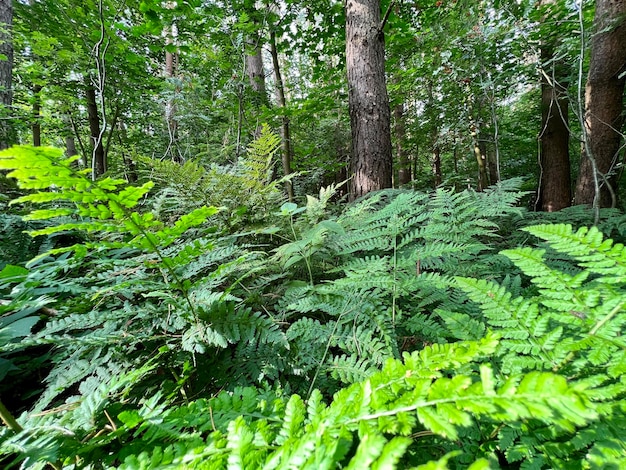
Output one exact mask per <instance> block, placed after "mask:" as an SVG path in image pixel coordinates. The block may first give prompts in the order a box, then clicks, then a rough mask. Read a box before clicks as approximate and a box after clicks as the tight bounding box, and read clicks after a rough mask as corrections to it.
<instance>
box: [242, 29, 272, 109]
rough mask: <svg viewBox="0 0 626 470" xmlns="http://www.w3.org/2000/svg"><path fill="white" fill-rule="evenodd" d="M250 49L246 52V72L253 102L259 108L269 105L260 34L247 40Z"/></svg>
mask: <svg viewBox="0 0 626 470" xmlns="http://www.w3.org/2000/svg"><path fill="white" fill-rule="evenodd" d="M247 46H248V51H247V53H246V73H247V74H248V79H249V80H250V88H252V94H253V98H252V102H253V104H254V106H255V107H256V108H257V109H259V108H261V107H262V106H267V105H268V104H269V100H268V98H267V90H266V87H265V69H264V68H263V54H262V52H261V40H260V38H259V37H258V36H256V35H255V36H253V37H251V38H249V39H248V41H247Z"/></svg>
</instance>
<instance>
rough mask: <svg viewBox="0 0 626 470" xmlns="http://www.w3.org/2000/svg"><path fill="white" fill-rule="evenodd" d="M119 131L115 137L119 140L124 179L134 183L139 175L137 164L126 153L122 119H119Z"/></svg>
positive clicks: (126, 138) (125, 134)
mask: <svg viewBox="0 0 626 470" xmlns="http://www.w3.org/2000/svg"><path fill="white" fill-rule="evenodd" d="M119 128H120V131H119V132H118V133H117V138H118V139H119V142H120V149H121V152H122V160H123V162H124V174H125V175H126V179H127V180H128V182H129V183H136V182H137V180H139V176H138V175H137V165H136V164H135V162H134V161H133V160H132V158H130V157H129V156H128V155H127V154H126V142H127V141H128V134H127V132H126V125H125V124H124V121H120V124H119Z"/></svg>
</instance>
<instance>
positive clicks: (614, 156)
mask: <svg viewBox="0 0 626 470" xmlns="http://www.w3.org/2000/svg"><path fill="white" fill-rule="evenodd" d="M593 28H594V36H593V37H592V39H591V57H590V63H589V77H588V78H587V86H586V88H585V131H586V139H587V145H586V146H585V147H586V148H585V154H584V155H583V158H582V161H581V164H580V173H579V176H578V181H577V183H576V192H575V197H574V200H575V202H576V204H594V199H595V198H596V197H597V198H598V199H597V201H595V202H596V203H597V204H598V205H599V206H600V207H610V206H614V205H615V204H616V202H617V200H616V197H617V193H616V189H617V188H616V186H617V177H616V174H615V164H616V163H618V158H619V155H618V154H619V149H620V145H621V143H622V137H621V134H620V131H621V129H622V126H623V124H624V109H623V95H624V83H625V82H626V77H625V76H624V71H625V70H626V1H624V0H596V13H595V17H594V26H593ZM620 75H621V78H620ZM592 159H593V161H595V164H596V170H597V173H596V174H597V178H598V183H599V185H600V194H599V195H596V190H595V182H594V169H593V162H592Z"/></svg>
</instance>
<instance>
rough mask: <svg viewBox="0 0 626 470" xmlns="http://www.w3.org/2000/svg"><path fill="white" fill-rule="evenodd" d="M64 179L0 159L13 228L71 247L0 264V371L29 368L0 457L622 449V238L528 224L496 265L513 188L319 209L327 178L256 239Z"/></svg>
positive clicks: (126, 463) (398, 460)
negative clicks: (40, 372)
mask: <svg viewBox="0 0 626 470" xmlns="http://www.w3.org/2000/svg"><path fill="white" fill-rule="evenodd" d="M260 141H261V143H259V144H258V146H253V149H252V150H251V153H250V155H251V158H252V159H253V160H254V161H255V162H257V163H255V164H250V166H249V168H248V170H246V171H249V173H247V174H248V176H249V179H250V180H252V179H255V180H257V181H261V180H262V178H264V177H266V176H267V173H264V172H266V171H268V169H269V166H268V165H269V163H268V162H269V161H270V160H271V152H270V153H267V150H268V148H274V144H275V139H272V138H270V137H269V136H265V137H263V136H262V137H261V139H260ZM272 142H274V144H272ZM255 148H256V149H257V150H254V149H255ZM18 157H19V158H18ZM261 160H263V162H264V163H262V162H261ZM72 165H73V163H72V160H71V159H69V160H68V159H64V158H62V157H61V155H60V153H59V152H58V151H55V150H54V149H48V148H34V147H23V148H16V149H12V150H8V151H4V152H3V153H0V167H2V168H5V169H7V170H9V171H10V175H11V176H13V177H17V179H18V183H19V184H20V185H22V186H23V187H24V188H25V189H30V191H31V192H29V193H27V194H26V195H24V196H22V197H20V198H19V199H18V201H17V202H18V203H23V204H32V205H36V206H37V207H38V208H37V209H35V210H33V211H31V212H30V214H29V215H28V216H26V217H27V218H28V219H30V220H33V221H37V220H43V221H44V222H43V223H44V225H42V226H41V227H38V228H36V229H34V230H32V233H33V234H34V235H36V236H52V235H55V236H56V235H62V234H78V235H79V236H75V237H74V238H73V239H72V241H73V242H72V243H71V244H70V246H50V249H48V251H46V252H43V251H42V253H41V254H40V255H39V256H37V257H36V258H35V259H33V260H32V261H30V262H29V263H28V264H27V268H23V267H16V266H8V267H6V268H5V269H4V270H3V271H2V272H1V273H0V289H2V293H3V296H5V297H6V298H7V299H8V302H6V303H3V304H2V305H0V308H2V309H3V310H2V316H1V317H0V340H1V341H2V342H1V343H0V355H1V356H0V367H1V368H0V372H1V373H5V374H6V377H5V378H13V377H15V376H17V372H19V373H20V374H22V373H25V372H27V371H29V370H33V369H34V368H35V367H39V366H40V365H41V364H43V365H45V366H46V367H47V368H48V370H47V371H46V374H45V379H44V380H43V381H42V384H41V385H40V387H41V390H34V391H33V392H34V394H35V396H34V397H33V398H32V401H34V404H33V405H32V406H30V403H29V404H28V405H26V404H24V405H23V407H22V408H23V409H26V408H28V411H24V412H23V413H21V415H19V416H18V423H19V425H20V426H21V427H22V428H23V430H22V431H19V430H16V429H15V428H14V429H13V430H9V429H3V430H2V431H1V432H0V458H2V459H3V460H0V463H2V464H6V465H15V466H18V465H19V466H21V467H22V468H41V467H42V466H44V465H45V463H46V462H47V463H48V464H50V465H52V466H54V467H56V468H61V467H63V468H65V467H67V468H88V469H89V468H92V469H96V468H110V469H113V468H121V469H157V468H172V469H174V468H199V469H205V468H207V469H208V468H216V469H217V468H242V469H254V468H298V469H300V468H311V469H321V468H354V469H360V468H389V469H391V468H473V469H481V468H497V466H498V465H499V463H503V462H505V461H506V462H508V464H510V465H514V466H519V468H595V467H600V468H602V467H606V468H613V467H615V468H619V465H620V462H621V461H622V460H623V459H624V458H625V457H626V449H624V447H623V443H622V440H621V434H620V433H621V430H622V429H624V426H625V425H626V416H625V413H624V410H625V409H626V408H625V407H624V403H623V400H624V397H625V396H626V389H625V388H624V383H623V380H622V376H623V375H624V364H626V356H624V351H626V344H624V341H622V334H621V332H622V330H623V325H624V322H625V321H626V319H625V318H624V315H623V306H624V305H625V304H626V295H625V293H624V288H623V286H624V284H625V282H624V281H625V280H626V266H625V263H624V261H623V260H624V259H626V253H625V249H624V246H623V245H621V244H619V243H613V242H612V241H611V240H606V239H604V237H603V236H602V234H601V233H600V232H599V230H598V229H595V228H592V229H580V230H578V231H575V230H574V229H572V227H571V226H565V225H539V226H534V227H528V228H526V229H524V230H525V232H524V233H526V234H532V235H534V236H537V237H539V238H541V239H542V240H543V244H542V245H540V247H539V248H532V247H530V246H528V243H526V246H522V247H518V248H513V249H508V250H505V251H503V252H502V253H501V254H500V255H498V254H496V253H495V252H494V250H493V247H494V246H497V245H503V244H505V243H506V241H505V240H501V239H500V238H499V237H500V233H501V230H500V225H502V226H504V227H509V226H510V225H512V224H514V223H515V222H514V217H515V216H519V212H518V209H516V208H515V204H516V202H517V201H518V200H519V198H520V197H521V196H522V193H520V192H519V191H518V190H517V187H518V185H519V181H509V182H504V183H502V184H501V185H499V186H497V187H493V188H490V189H489V190H488V191H485V192H484V193H475V192H473V191H463V192H460V193H455V192H452V191H449V190H445V189H439V190H437V191H436V192H435V193H433V194H432V195H427V194H422V193H418V192H412V191H382V192H379V193H376V194H373V195H371V196H370V197H368V198H365V199H363V200H361V201H357V202H355V203H353V204H352V205H349V206H348V207H346V208H345V210H344V211H343V212H342V213H339V214H336V215H334V214H333V210H332V207H331V206H330V200H331V198H332V196H333V194H334V192H335V191H336V190H337V189H338V187H337V186H334V187H330V188H327V189H324V190H322V191H321V192H320V194H319V197H309V198H308V204H307V206H306V207H299V206H298V205H297V204H295V203H285V204H283V205H282V206H281V207H280V208H279V209H277V208H276V207H275V206H274V207H268V208H267V209H266V210H267V211H268V212H270V211H273V212H272V213H273V214H274V217H275V219H277V220H276V221H277V222H278V223H277V226H269V227H266V228H263V229H261V230H254V231H249V230H248V231H246V232H243V233H237V232H236V233H234V234H232V235H231V234H229V233H228V232H227V231H226V230H224V229H222V230H221V231H218V230H217V229H215V228H214V227H211V226H207V224H206V222H207V221H208V220H210V218H213V220H215V218H216V217H217V216H218V212H217V211H218V210H217V209H216V208H214V207H206V206H200V207H198V206H199V204H197V203H195V204H192V203H191V200H190V199H188V200H189V208H190V209H191V210H190V211H189V212H187V213H180V214H179V213H178V212H177V211H173V210H172V211H158V210H156V211H155V212H157V214H155V213H154V212H151V211H149V210H148V208H150V207H157V208H158V204H157V205H156V206H154V205H151V204H150V203H148V202H146V201H145V200H146V198H148V197H149V195H148V191H149V189H150V187H151V184H150V183H145V184H143V185H141V186H138V187H133V186H129V185H127V184H126V183H125V182H123V181H121V180H115V179H109V178H106V179H103V180H100V181H92V180H90V179H89V178H88V177H87V176H86V172H83V171H81V170H77V169H75V168H74V167H73V166H72ZM242 165H243V164H242ZM190 169H191V170H193V168H191V167H187V168H186V169H183V170H181V175H182V174H183V172H185V171H190ZM196 169H197V174H198V175H201V178H200V180H198V181H202V178H204V177H205V176H206V174H207V173H206V172H205V170H202V169H200V167H197V168H196ZM194 171H195V170H194ZM192 173H193V172H192ZM253 174H254V175H255V176H253ZM29 175H30V176H29ZM264 175H265V176H264ZM180 181H181V184H183V183H184V181H185V180H184V178H183V179H181V180H180ZM249 184H250V185H251V186H250V187H252V186H254V185H256V184H257V183H255V182H250V183H249ZM258 184H261V183H260V182H259V183H258ZM192 207H193V208H192ZM222 212H228V211H226V210H223V211H222ZM159 214H160V215H166V217H165V218H163V217H158V215H159ZM221 217H223V218H224V219H221V220H227V224H229V226H230V227H235V226H236V223H239V221H237V222H236V223H235V224H231V222H230V221H229V220H228V216H227V215H226V214H222V215H221ZM258 220H261V219H258ZM607 223H609V222H608V221H607ZM610 223H612V224H613V226H615V227H617V228H616V230H619V226H620V223H619V221H616V220H614V221H613V222H610ZM507 230H508V228H507ZM504 233H507V232H506V231H505V232H504ZM516 236H518V235H516ZM528 236H531V235H527V237H528ZM512 239H516V238H512ZM251 240H255V241H257V242H259V241H263V242H264V243H266V246H263V247H261V246H258V245H248V244H245V243H246V242H249V241H251ZM260 248H263V249H265V250H266V251H270V250H273V251H270V253H271V254H272V256H268V255H266V254H265V253H263V252H262V251H261V250H260ZM516 270H518V271H516ZM517 272H519V274H517ZM33 348H35V349H33ZM34 351H37V352H36V353H35V352H34ZM33 356H35V358H36V360H35V361H34V364H35V365H34V366H33V369H29V367H30V366H29V365H28V360H31V359H32V357H33ZM16 368H22V370H20V371H17V370H16ZM3 396H4V395H3ZM22 403H25V400H23V401H22Z"/></svg>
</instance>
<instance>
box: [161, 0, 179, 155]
mask: <svg viewBox="0 0 626 470" xmlns="http://www.w3.org/2000/svg"><path fill="white" fill-rule="evenodd" d="M165 5H166V8H174V3H173V2H168V3H166V4H165ZM177 34H178V32H177V29H176V25H175V24H172V25H169V26H165V27H164V28H163V36H164V37H165V47H166V49H165V68H164V73H165V79H166V80H168V81H169V82H171V84H172V85H173V93H172V94H171V95H170V96H169V98H168V99H167V101H166V103H165V125H166V126H167V135H168V138H169V141H168V144H167V149H166V151H165V156H166V157H169V158H170V159H171V160H172V161H175V162H182V161H183V156H182V155H181V154H180V151H179V148H178V118H177V116H176V111H177V110H176V95H177V94H178V93H179V92H180V89H179V87H178V84H177V83H176V82H175V80H176V75H177V69H178V53H177V52H175V51H172V50H171V49H172V46H174V45H175V38H176V36H177Z"/></svg>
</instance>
